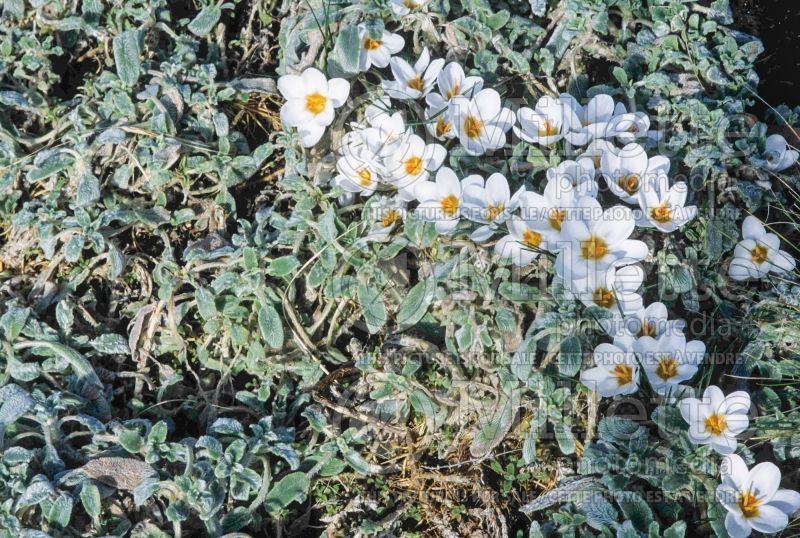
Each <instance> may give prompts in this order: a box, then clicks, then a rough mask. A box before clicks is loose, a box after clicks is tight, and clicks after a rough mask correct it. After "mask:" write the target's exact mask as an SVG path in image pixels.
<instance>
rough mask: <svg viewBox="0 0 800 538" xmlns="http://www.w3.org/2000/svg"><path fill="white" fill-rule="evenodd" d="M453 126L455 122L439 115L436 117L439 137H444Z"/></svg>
mask: <svg viewBox="0 0 800 538" xmlns="http://www.w3.org/2000/svg"><path fill="white" fill-rule="evenodd" d="M452 127H453V124H451V123H450V122H449V121H447V120H446V119H444V117H442V116H439V117H438V118H437V119H436V136H438V137H439V138H441V137H443V136H444V135H446V134H447V133H449V132H450V129H451V128H452Z"/></svg>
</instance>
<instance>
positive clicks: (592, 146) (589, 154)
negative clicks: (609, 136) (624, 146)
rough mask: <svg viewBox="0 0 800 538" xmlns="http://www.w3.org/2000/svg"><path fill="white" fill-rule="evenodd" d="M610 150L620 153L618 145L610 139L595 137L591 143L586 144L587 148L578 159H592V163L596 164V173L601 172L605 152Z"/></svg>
mask: <svg viewBox="0 0 800 538" xmlns="http://www.w3.org/2000/svg"><path fill="white" fill-rule="evenodd" d="M606 152H610V153H614V154H616V153H619V150H618V149H617V146H615V145H614V144H612V143H611V142H609V141H608V140H604V139H602V138H595V139H594V140H592V141H591V142H589V145H588V146H586V149H585V150H584V151H583V153H581V154H580V155H578V157H577V159H576V160H578V161H580V160H581V159H591V160H592V163H593V164H594V170H595V175H597V174H599V173H600V166H601V163H602V159H603V153H606Z"/></svg>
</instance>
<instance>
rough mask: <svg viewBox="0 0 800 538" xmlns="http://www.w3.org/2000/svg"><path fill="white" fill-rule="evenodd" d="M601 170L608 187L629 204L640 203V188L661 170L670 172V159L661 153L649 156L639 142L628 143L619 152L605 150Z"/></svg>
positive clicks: (601, 160)
mask: <svg viewBox="0 0 800 538" xmlns="http://www.w3.org/2000/svg"><path fill="white" fill-rule="evenodd" d="M600 172H602V174H603V177H604V178H605V179H606V183H607V184H608V188H609V189H610V190H611V192H613V193H614V194H616V195H617V196H619V197H620V198H621V199H622V201H624V202H628V203H629V204H635V203H638V201H639V198H638V195H639V189H641V188H642V186H643V185H644V184H645V182H646V181H647V180H649V179H650V178H654V177H656V176H657V175H658V174H659V173H660V172H663V173H664V174H666V173H667V172H669V159H667V158H666V157H663V156H661V155H655V156H653V157H650V158H648V157H647V153H646V152H645V150H644V148H643V147H642V146H640V145H639V144H628V145H627V146H625V147H624V148H622V149H621V150H619V152H616V153H612V152H603V156H602V157H601V158H600Z"/></svg>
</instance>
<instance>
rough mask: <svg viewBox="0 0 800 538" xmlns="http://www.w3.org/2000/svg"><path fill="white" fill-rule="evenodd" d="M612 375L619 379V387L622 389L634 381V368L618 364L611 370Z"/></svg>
mask: <svg viewBox="0 0 800 538" xmlns="http://www.w3.org/2000/svg"><path fill="white" fill-rule="evenodd" d="M611 375H613V376H614V377H616V378H617V386H619V387H621V386H623V385H627V384H628V383H631V382H632V381H633V368H632V367H630V366H628V365H627V364H617V365H616V366H614V369H613V370H611Z"/></svg>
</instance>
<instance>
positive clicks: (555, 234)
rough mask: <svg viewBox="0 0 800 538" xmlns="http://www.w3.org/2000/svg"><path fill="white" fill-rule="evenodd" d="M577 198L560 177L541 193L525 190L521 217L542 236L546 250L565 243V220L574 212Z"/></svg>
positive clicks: (553, 250)
mask: <svg viewBox="0 0 800 538" xmlns="http://www.w3.org/2000/svg"><path fill="white" fill-rule="evenodd" d="M577 199H578V196H577V192H576V190H575V189H574V188H572V184H571V183H570V182H568V181H567V180H564V179H563V178H562V179H561V180H559V179H558V178H555V177H554V178H553V179H552V180H550V181H548V182H547V184H546V185H545V186H544V192H542V194H539V193H536V192H532V191H525V192H524V193H523V194H522V196H521V198H520V206H519V207H520V215H521V217H522V219H523V220H524V221H529V222H531V223H541V225H538V224H533V226H534V227H535V228H536V229H537V230H541V231H542V233H543V234H544V238H543V239H544V241H545V242H546V243H547V250H549V251H550V252H557V251H559V250H561V247H562V243H563V241H564V233H563V227H564V221H565V220H566V219H568V218H569V214H570V211H574V210H575V203H576V200H577Z"/></svg>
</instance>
